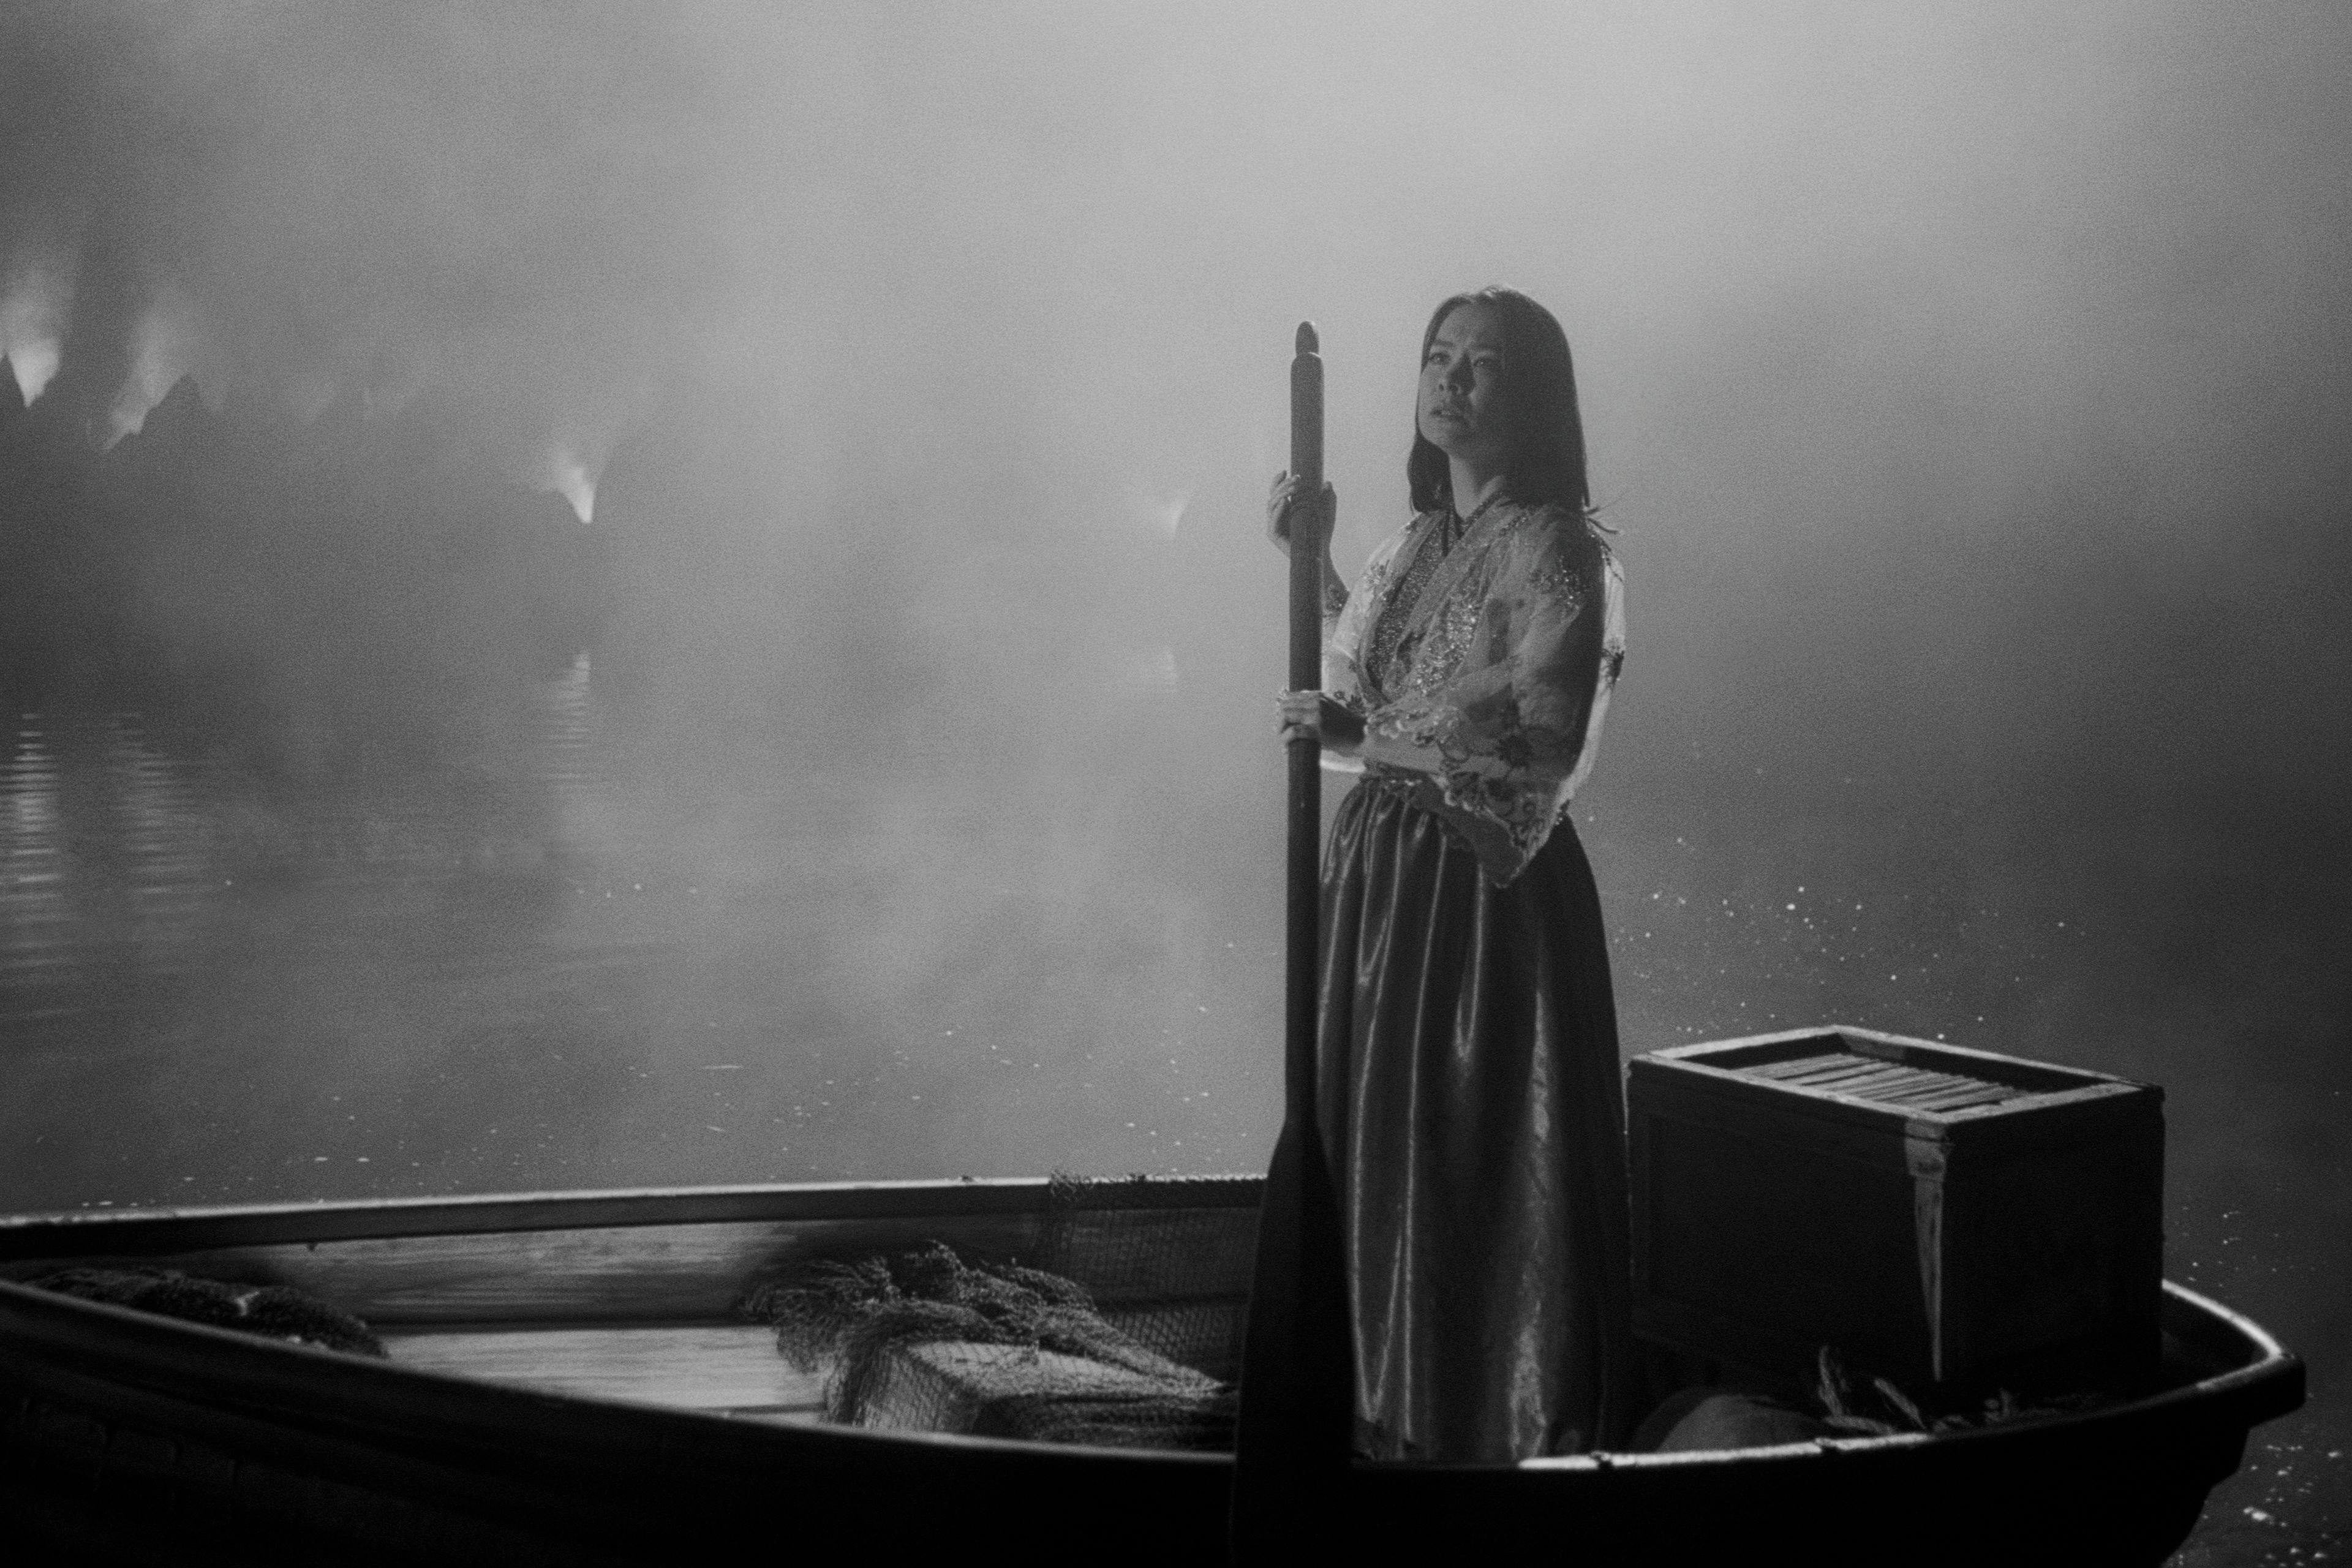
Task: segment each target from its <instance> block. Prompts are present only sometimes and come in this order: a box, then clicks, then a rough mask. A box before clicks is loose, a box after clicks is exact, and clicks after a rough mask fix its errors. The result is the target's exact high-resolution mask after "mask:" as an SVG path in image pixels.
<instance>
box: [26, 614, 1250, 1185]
mask: <svg viewBox="0 0 2352 1568" xmlns="http://www.w3.org/2000/svg"><path fill="white" fill-rule="evenodd" d="M661 718H662V716H661V715H660V714H658V713H651V712H646V711H642V710H630V709H628V708H625V707H621V706H615V705H614V704H613V703H612V702H609V701H607V700H604V699H603V698H602V697H601V696H600V695H599V694H598V693H596V692H595V690H594V689H593V682H592V679H591V670H590V668H589V663H588V660H587V659H586V658H584V657H583V658H581V659H579V660H578V661H577V662H575V663H574V664H573V665H572V667H571V668H570V669H568V670H567V671H565V672H563V673H562V675H561V676H559V677H557V678H554V679H549V680H546V681H544V682H541V683H540V684H538V685H536V686H534V687H532V688H531V689H530V690H529V691H528V693H527V694H525V695H524V696H523V697H521V698H520V699H518V700H515V701H513V702H511V703H510V704H509V706H508V707H507V708H506V709H504V710H498V711H495V712H489V713H481V712H476V713H468V714H464V715H457V716H454V717H453V720H452V721H451V723H450V724H449V725H448V727H447V732H446V733H443V734H439V735H436V736H433V737H427V738H419V737H416V736H413V735H395V734H393V733H389V732H376V731H370V730H369V729H368V728H367V727H366V726H364V725H359V724H354V723H352V722H350V721H347V720H338V719H335V718H331V717H330V716H328V715H326V714H324V713H323V712H320V711H307V712H306V711H296V712H294V713H292V714H290V715H288V716H287V717H286V718H285V720H284V721H283V722H281V723H278V724H274V725H273V726H272V727H271V728H270V729H269V731H268V734H267V735H266V737H264V738H263V742H250V741H248V742H247V743H243V744H240V745H230V744H227V743H225V742H223V741H221V739H220V738H219V737H218V736H217V735H214V734H208V733H206V732H203V731H194V730H191V729H189V728H188V727H186V726H181V725H175V724H174V723H173V722H171V721H160V722H151V721H148V720H146V719H143V718H142V716H141V715H138V714H134V713H128V712H121V711H65V710H43V711H32V712H21V713H17V714H15V715H13V716H12V718H11V721H10V724H9V727H8V731H7V746H8V751H7V761H6V764H5V773H0V1031H5V1047H0V1048H5V1053H6V1057H7V1060H8V1065H9V1068H10V1070H11V1072H12V1074H13V1076H14V1077H15V1079H16V1082H17V1084H18V1085H20V1086H21V1088H22V1090H23V1091H22V1092H19V1093H16V1094H12V1095H11V1096H10V1097H8V1102H7V1110H5V1113H0V1123H5V1124H0V1134H5V1152H0V1194H5V1201H0V1207H5V1208H12V1209H24V1208H38V1207H44V1206H67V1205H73V1204H78V1203H101V1204H115V1203H152V1202H157V1201H230V1200H246V1199H273V1198H298V1199H299V1198H310V1197H338V1196H356V1195H368V1194H388V1193H399V1192H417V1191H448V1190H453V1189H472V1190H483V1189H513V1188H525V1187H541V1186H586V1185H609V1184H641V1183H662V1182H692V1181H729V1180H772V1179H795V1178H809V1177H824V1178H833V1177H845V1176H846V1177H858V1176H871V1177H887V1176H906V1175H920V1174H954V1173H988V1174H997V1173H1036V1172H1041V1171H1044V1170H1045V1169H1048V1168H1051V1167H1052V1166H1054V1165H1055V1164H1070V1165H1072V1166H1074V1167H1076V1168H1081V1169H1103V1170H1122V1171H1123V1170H1129V1169H1155V1170H1170V1169H1176V1168H1186V1169H1194V1170H1199V1169H1231V1168H1239V1167H1242V1166H1245V1165H1247V1164H1248V1163H1251V1162H1252V1161H1253V1160H1255V1158H1256V1157H1257V1148H1256V1145H1257V1143H1258V1142H1260V1141H1261V1136H1262V1134H1263V1133H1265V1132H1266V1131H1270V1122H1271V1120H1272V1119H1273V1117H1274V1116H1275V1115H1276V1108H1275V1107H1274V1106H1273V1105H1272V1103H1271V1101H1270V1100H1268V1098H1267V1097H1265V1096H1263V1095H1248V1094H1244V1093H1239V1092H1234V1090H1235V1089H1236V1086H1241V1087H1244V1088H1245V1087H1246V1086H1248V1085H1249V1084H1251V1083H1252V1082H1255V1081H1258V1080H1260V1079H1263V1078H1264V1077H1265V1073H1266V1072H1267V1071H1270V1066H1271V1064H1270V1063H1268V1064H1265V1066H1263V1067H1254V1066H1253V1065H1251V1062H1250V1059H1249V1058H1251V1057H1252V1055H1253V1054H1254V1053H1256V1052H1258V1050H1259V1047H1261V1046H1262V1044H1263V1042H1264V1040H1265V1038H1267V1037H1268V1035H1267V1031H1266V1028H1265V1019H1264V1018H1261V1017H1259V1016H1256V1014H1255V1013H1254V1012H1253V1011H1252V1010H1251V1009H1250V1008H1248V1007H1246V1006H1239V1005H1234V1000H1233V999H1234V997H1236V996H1244V997H1246V996H1250V995H1253V994H1260V995H1263V997H1264V998H1265V1003H1266V1004H1268V1005H1269V1006H1270V1005H1271V1004H1272V1003H1273V1002H1274V1001H1275V998H1276V991H1275V988H1274V986H1273V984H1271V983H1270V976H1271V973H1272V957H1271V954H1270V952H1266V951H1265V950H1264V944H1262V943H1255V942H1241V941H1239V940H1237V937H1236V932H1235V931H1234V930H1233V929H1231V927H1232V922H1230V921H1225V920H1223V919H1220V918H1218V917H1217V916H1216V914H1215V913H1214V911H1213V910H1211V909H1210V908H1208V905H1209V904H1210V903H1212V902H1213V900H1214V899H1215V898H1216V897H1217V896H1218V889H1217V886H1216V879H1215V878H1213V877H1212V878H1209V879H1207V882H1206V884H1205V885H1203V884H1199V883H1196V884H1195V885H1192V886H1186V885H1184V884H1182V883H1181V880H1179V879H1171V877H1170V876H1168V875H1166V874H1155V872H1154V871H1153V870H1152V869H1151V868H1149V867H1146V866H1140V865H1139V864H1137V863H1135V861H1134V848H1133V847H1132V846H1128V845H1124V844H1122V843H1121V842H1120V841H1119V839H1118V836H1117V835H1116V833H1115V832H1114V831H1113V830H1112V827H1111V826H1110V821H1109V818H1108V817H1107V816H1105V814H1104V812H1103V811H1102V810H1101V809H1100V807H1099V806H1098V805H1097V808H1096V809H1094V810H1093V811H1092V812H1088V811H1086V810H1078V809H1067V808H1066V805H1067V803H1065V804H1064V805H1063V806H1056V805H1055V802H1054V801H1053V800H1052V799H1051V798H1050V797H1047V798H1045V799H1043V800H1041V799H1039V798H1037V797H1035V796H1034V792H1031V791H1024V792H1015V793H1016V795H1019V796H1020V798H1019V799H1017V800H1007V799H1004V798H993V799H992V798H990V797H988V796H986V795H982V793H980V792H979V791H978V790H976V789H975V788H974V787H973V786H971V784H969V783H968V782H959V783H952V784H948V785H945V786H941V785H936V784H934V785H925V784H919V783H914V782H910V781H908V780H906V779H903V778H898V779H876V780H869V781H865V782H862V783H854V784H853V783H851V782H847V781H845V780H844V779H843V778H842V777H840V776H837V775H828V774H823V773H816V772H814V771H812V770H810V769H808V768H807V767H806V766H805V765H804V764H801V763H795V762H794V761H793V760H792V759H791V758H790V757H789V756H788V755H784V754H782V753H779V752H776V751H774V750H773V749H769V750H765V751H761V750H758V749H756V748H754V747H752V746H751V744H750V742H749V741H748V740H745V739H744V738H741V737H738V738H737V740H738V742H739V743H738V744H737V745H736V746H735V747H734V748H733V752H731V753H730V750H729V748H726V747H712V746H709V745H692V746H686V745H681V744H679V743H678V742H677V738H676V737H675V735H674V734H671V733H669V732H667V731H665V730H664V728H663V724H662V722H661ZM265 742H266V743H265ZM747 754H748V755H752V756H755V757H756V759H757V760H756V761H753V762H750V763H746V762H744V761H743V760H742V757H743V756H744V755H747ZM714 756H719V757H721V758H728V759H730V760H724V761H721V762H718V763H714V762H713V761H712V760H711V759H712V758H713V757H714ZM1204 886H1205V890H1204ZM1269 912H1271V911H1269ZM1264 1010H1265V1009H1260V1011H1264ZM1261 1122H1264V1123H1267V1124H1268V1125H1267V1126H1266V1127H1264V1128H1262V1127H1261V1126H1260V1125H1259V1124H1260V1123H1261Z"/></svg>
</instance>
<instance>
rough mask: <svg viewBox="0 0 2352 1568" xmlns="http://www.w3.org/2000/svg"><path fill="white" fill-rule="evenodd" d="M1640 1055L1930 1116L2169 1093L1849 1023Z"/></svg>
mask: <svg viewBox="0 0 2352 1568" xmlns="http://www.w3.org/2000/svg"><path fill="white" fill-rule="evenodd" d="M1633 1059H1634V1062H1635V1064H1636V1065H1637V1066H1639V1065H1654V1066H1662V1067H1671V1068H1697V1069H1701V1070H1702V1071H1703V1072H1705V1073H1706V1076H1709V1077H1712V1076H1714V1075H1715V1074H1717V1073H1720V1074H1726V1075H1728V1076H1729V1077H1730V1078H1731V1079H1735V1080H1738V1082H1741V1083H1744V1084H1747V1085H1750V1086H1752V1087H1754V1088H1756V1089H1767V1090H1778V1091H1782V1092H1785V1093H1788V1094H1790V1095H1793V1096H1796V1097H1799V1098H1802V1099H1807V1100H1837V1101H1844V1102H1847V1103H1853V1102H1856V1101H1859V1102H1860V1103H1861V1104H1863V1105H1864V1106H1867V1107H1870V1108H1871V1109H1873V1110H1880V1111H1889V1112H1894V1113H1895V1114H1897V1115H1899V1116H1902V1117H1905V1118H1906V1119H1908V1118H1924V1119H1927V1120H1930V1121H1940V1120H1942V1119H1944V1118H1948V1117H1953V1116H1958V1115H1962V1114H1963V1113H1969V1112H1978V1113H1985V1112H1997V1111H1998V1110H2000V1109H2001V1108H2004V1107H2010V1106H2015V1105H2018V1104H2019V1102H2022V1101H2028V1100H2031V1101H2034V1102H2036V1103H2037V1104H2046V1103H2049V1102H2050V1101H2051V1100H2053V1099H2056V1100H2069V1099H2076V1098H2084V1099H2105V1098H2106V1097H2108V1096H2110V1095H2114V1094H2116V1093H2118V1092H2126V1093H2129V1094H2131V1095H2132V1096H2133V1097H2134V1098H2138V1097H2142V1096H2144V1097H2146V1098H2147V1099H2148V1100H2151V1101H2160V1100H2161V1099H2162V1091H2161V1090H2159V1089H2155V1088H2154V1087H2152V1086H2150V1085H2145V1084H2135V1083H2132V1082H2130V1081H2129V1080H2128V1079H2119V1078H2115V1077H2112V1076H2110V1075H2108V1074H2106V1073H2097V1072H2090V1071H2086V1070H2084V1069H2083V1068H2063V1067H2057V1066H2054V1065H2053V1064H2051V1063H2048V1062H2036V1061H2029V1060H2027V1059H2025V1058H2021V1057H2011V1056H2003V1055H2000V1053H1998V1052H1993V1051H1981V1050H1972V1049H1969V1048H1968V1047H1960V1046H1952V1045H1947V1044H1945V1043H1944V1042H1942V1041H1939V1040H1920V1039H1912V1038H1908V1037H1904V1036H1900V1035H1883V1034H1879V1033H1877V1032H1876V1031H1874V1030H1869V1029H1857V1028H1853V1027H1852V1026H1844V1025H1838V1026H1828V1027H1817V1028H1811V1029H1794V1030H1790V1031H1787V1032H1785V1033H1781V1034H1776V1035H1758V1036H1751V1037H1747V1038H1743V1039H1737V1040H1717V1041H1711V1042H1709V1043H1707V1044H1705V1045H1696V1046H1675V1047H1669V1048H1667V1049H1664V1050H1660V1051H1655V1052H1651V1053H1648V1054H1646V1055H1644V1056H1641V1057H1636V1058H1633ZM1718 1081H1721V1080H1718Z"/></svg>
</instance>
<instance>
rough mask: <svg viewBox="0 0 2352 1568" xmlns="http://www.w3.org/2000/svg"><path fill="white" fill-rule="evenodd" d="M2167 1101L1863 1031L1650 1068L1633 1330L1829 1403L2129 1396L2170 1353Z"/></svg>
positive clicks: (1636, 1140)
mask: <svg viewBox="0 0 2352 1568" xmlns="http://www.w3.org/2000/svg"><path fill="white" fill-rule="evenodd" d="M2163 1102H2164V1093H2163V1090H2161V1089H2158V1088H2155V1087H2153V1086H2151V1085H2147V1084H2138V1083H2132V1082H2129V1081H2127V1080H2126V1079H2117V1078H2110V1077H2107V1076H2106V1075H2105V1074H2102V1073H2095V1072H2084V1071H2082V1070H2080V1069H2079V1068H2061V1067H2052V1066H2048V1065H2046V1064H2044V1063H2040V1062H2030V1061H2023V1060H2021V1059H2019V1058H2014V1057H2005V1056H1998V1055H1995V1054H1993V1053H1992V1052H1990V1051H1976V1050H1964V1049H1962V1048H1960V1047H1957V1046H1947V1045H1941V1044H1937V1043H1936V1042H1934V1041H1929V1040H1915V1039H1906V1038H1903V1037H1899V1036H1895V1035H1881V1034H1875V1033H1873V1032H1871V1031H1869V1030H1865V1029H1856V1028H1850V1027H1846V1026H1826V1027H1821V1028H1813V1029H1799V1030H1791V1031H1790V1032H1788V1033H1785V1034H1777V1035H1759V1036H1754V1037H1749V1038H1746V1039H1738V1040H1723V1041H1717V1042H1714V1043H1711V1044H1707V1045H1697V1046H1678V1047H1672V1048H1669V1049H1665V1050H1661V1051H1655V1052H1652V1053H1650V1054H1648V1055H1645V1056H1640V1057H1636V1058H1633V1061H1632V1063H1631V1064H1630V1068H1629V1072H1628V1079H1627V1089H1626V1109H1627V1112H1628V1116H1629V1119H1630V1122H1631V1127H1630V1131H1631V1146H1632V1147H1631V1152H1632V1157H1633V1322H1634V1328H1635V1331H1637V1332H1638V1333H1640V1334H1642V1335H1643V1337H1644V1338H1647V1339H1652V1340H1655V1341H1658V1342H1662V1343H1665V1344H1668V1345H1672V1346H1675V1347H1676V1348H1678V1349H1681V1350H1684V1351H1687V1352H1696V1353H1697V1354H1700V1355H1703V1356H1706V1357H1709V1358H1713V1359H1717V1360H1719V1361H1723V1362H1727V1363H1733V1364H1734V1365H1736V1366H1740V1367H1746V1368H1749V1369H1753V1370H1754V1371H1757V1372H1760V1373H1766V1374H1768V1375H1770V1376H1774V1377H1782V1378H1792V1379H1796V1380H1800V1381H1802V1382H1804V1383H1806V1384H1810V1383H1811V1380H1812V1375H1813V1369H1814V1366H1815V1361H1816V1356H1817V1354H1818V1352H1819V1350H1820V1348H1821V1347H1822V1346H1824V1345H1828V1346H1832V1347H1834V1348H1835V1349H1836V1350H1837V1351H1838V1352H1840V1354H1841V1356H1842V1357H1843V1359H1844V1361H1845V1363H1846V1364H1847V1365H1848V1366H1849V1367H1851V1368H1853V1369H1855V1370H1858V1371H1861V1372H1864V1373H1876V1374H1879V1375H1884V1376H1886V1377H1890V1378H1892V1379H1894V1380H1895V1382H1896V1383H1898V1384H1904V1385H1906V1386H1915V1385H1916V1386H1920V1387H1923V1388H1924V1387H1930V1386H1937V1385H1940V1386H1941V1387H1943V1388H1944V1389H1947V1390H1957V1389H1973V1388H1989V1387H1990V1386H1991V1385H1992V1384H1995V1383H2007V1384H2010V1385H2011V1386H2013V1387H2019V1388H2027V1387H2036V1386H2044V1387H2046V1386H2056V1385H2062V1384H2088V1383H2092V1382H2115V1381H2118V1380H2123V1379H2128V1378H2130V1377H2132V1376H2134V1375H2137V1373H2139V1372H2140V1371H2142V1370H2143V1369H2145V1368H2146V1367H2147V1366H2148V1365H2149V1364H2151V1363H2153V1361H2154V1359H2155V1356H2156V1352H2157V1309H2158V1300H2159V1294H2160V1287H2159V1282H2158V1270H2159V1268H2160V1267H2161V1262H2162V1258H2161V1253H2162V1247H2163V1206H2162V1205H2163V1168H2164V1116H2163Z"/></svg>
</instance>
